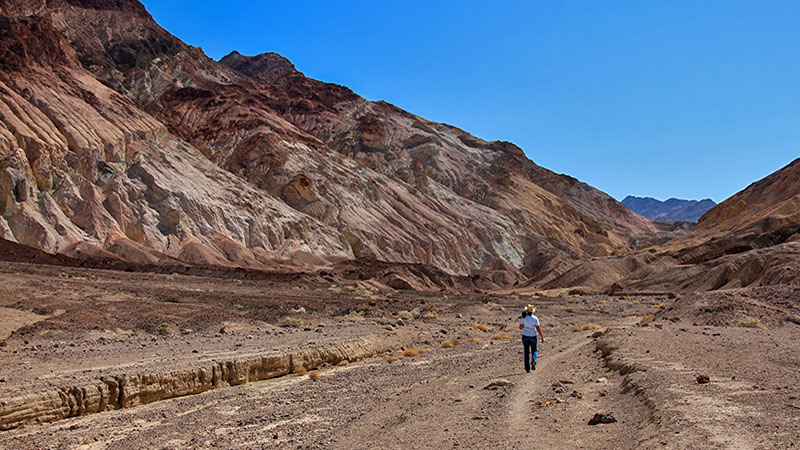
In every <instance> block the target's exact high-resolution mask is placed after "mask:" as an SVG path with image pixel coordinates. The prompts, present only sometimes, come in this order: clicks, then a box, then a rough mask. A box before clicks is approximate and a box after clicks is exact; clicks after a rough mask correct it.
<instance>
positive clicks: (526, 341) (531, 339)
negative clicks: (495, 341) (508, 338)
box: [519, 305, 544, 372]
mask: <svg viewBox="0 0 800 450" xmlns="http://www.w3.org/2000/svg"><path fill="white" fill-rule="evenodd" d="M535 311H536V308H534V307H533V305H528V306H526V307H525V311H523V312H522V318H521V319H520V320H519V329H520V330H522V346H523V347H524V348H525V371H526V372H530V371H531V368H533V370H536V355H537V353H538V352H537V351H536V335H537V334H538V335H539V337H540V338H541V339H542V344H544V335H543V334H542V329H541V328H539V318H538V317H536V316H534V315H533V313H534V312H535Z"/></svg>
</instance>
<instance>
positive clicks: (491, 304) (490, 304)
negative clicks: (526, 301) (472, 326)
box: [486, 302, 506, 311]
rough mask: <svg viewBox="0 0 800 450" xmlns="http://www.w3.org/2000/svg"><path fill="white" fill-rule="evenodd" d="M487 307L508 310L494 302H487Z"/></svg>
mask: <svg viewBox="0 0 800 450" xmlns="http://www.w3.org/2000/svg"><path fill="white" fill-rule="evenodd" d="M486 307H487V308H489V309H491V310H496V311H505V310H506V307H505V306H503V305H498V304H497V303H493V302H487V303H486Z"/></svg>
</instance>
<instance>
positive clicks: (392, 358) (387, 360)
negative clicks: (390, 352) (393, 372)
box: [386, 356, 397, 364]
mask: <svg viewBox="0 0 800 450" xmlns="http://www.w3.org/2000/svg"><path fill="white" fill-rule="evenodd" d="M395 361H397V358H394V357H391V356H387V357H386V362H388V363H389V364H391V363H393V362H395Z"/></svg>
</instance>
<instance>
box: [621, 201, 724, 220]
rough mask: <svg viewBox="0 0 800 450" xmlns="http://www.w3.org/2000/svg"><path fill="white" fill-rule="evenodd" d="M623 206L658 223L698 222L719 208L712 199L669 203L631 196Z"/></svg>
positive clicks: (623, 202)
mask: <svg viewBox="0 0 800 450" xmlns="http://www.w3.org/2000/svg"><path fill="white" fill-rule="evenodd" d="M622 204H623V205H625V206H627V207H628V208H629V209H630V210H631V211H633V212H635V213H636V214H639V215H640V216H644V217H647V218H648V219H651V220H655V221H657V222H669V223H672V222H697V221H698V220H699V219H700V217H702V216H703V214H705V213H706V212H708V210H709V209H711V208H713V207H715V206H717V204H716V203H715V202H714V200H711V199H710V198H707V199H704V200H681V199H677V198H671V199H669V200H667V201H663V202H662V201H660V200H656V199H654V198H651V197H635V196H633V195H629V196H627V197H625V199H624V200H622Z"/></svg>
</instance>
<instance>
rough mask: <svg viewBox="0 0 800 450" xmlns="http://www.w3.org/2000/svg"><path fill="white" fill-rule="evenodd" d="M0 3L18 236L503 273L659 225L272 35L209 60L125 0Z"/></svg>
mask: <svg viewBox="0 0 800 450" xmlns="http://www.w3.org/2000/svg"><path fill="white" fill-rule="evenodd" d="M0 12H2V13H3V20H2V23H0V52H1V53H0V54H2V55H4V57H3V58H2V59H0V61H2V63H0V64H2V69H3V70H2V73H0V119H2V123H0V160H2V163H1V164H0V210H1V211H2V218H3V220H2V222H0V233H3V234H4V235H5V236H8V237H9V238H11V239H13V240H16V241H18V242H23V243H26V244H28V245H32V246H35V247H38V248H42V249H45V250H47V251H65V250H67V249H69V250H70V251H73V250H75V249H77V248H79V247H76V245H77V244H78V243H80V242H86V243H90V244H93V245H95V246H97V247H100V248H103V249H105V250H107V251H110V252H112V253H114V254H116V255H117V256H118V257H120V258H123V259H127V260H132V261H137V262H147V263H153V262H158V261H163V260H164V258H165V257H172V258H179V259H182V260H184V261H187V262H191V263H193V264H214V265H236V266H249V267H262V266H271V265H273V263H274V261H275V260H277V259H280V260H282V261H305V263H303V264H317V263H324V262H325V261H328V260H330V257H337V258H338V257H345V258H352V257H354V256H359V257H372V258H377V259H381V260H387V261H397V262H411V263H425V264H431V265H434V266H436V267H438V268H441V269H443V270H445V271H447V272H450V273H453V274H462V275H468V274H474V275H476V276H478V277H487V278H488V279H492V280H495V281H496V282H497V283H498V284H500V285H506V284H514V283H519V282H521V280H524V278H525V277H526V276H527V277H532V278H534V279H539V280H544V281H546V280H547V279H552V278H553V277H555V276H557V275H558V274H559V273H561V272H562V271H563V270H565V269H566V264H565V263H564V261H565V260H566V259H573V258H588V257H590V256H602V255H609V254H619V253H624V252H627V251H628V250H630V249H632V248H634V247H635V243H636V241H637V240H638V239H640V238H641V239H643V240H647V239H649V238H650V237H652V236H653V235H654V234H655V233H656V230H655V229H654V228H653V226H652V224H651V223H650V222H649V221H647V220H645V219H643V218H641V217H639V216H636V215H635V214H632V213H630V211H628V210H627V209H626V208H624V207H623V206H622V205H621V204H619V203H617V202H616V201H614V200H613V199H611V198H610V197H609V196H607V195H605V194H603V193H602V192H600V191H597V190H596V189H594V188H591V187H590V186H588V185H586V184H584V183H580V182H579V181H577V180H574V179H572V178H569V177H566V176H562V175H557V174H555V173H553V172H550V171H549V170H546V169H544V168H541V167H539V166H537V165H536V164H534V163H533V162H531V161H530V160H528V159H527V158H526V157H525V156H524V154H523V152H522V151H521V150H520V149H519V148H517V147H516V146H514V145H513V144H510V143H504V142H486V141H483V140H481V139H478V138H475V137H473V136H471V135H469V134H467V133H466V132H464V131H462V130H459V129H456V128H453V127H450V126H447V125H443V124H438V123H433V122H429V121H427V120H424V119H422V118H419V117H417V116H414V115H413V114H410V113H408V112H405V111H402V110H400V109H398V108H396V107H394V106H392V105H389V104H386V103H382V102H377V103H374V102H369V101H367V100H365V99H363V98H361V97H359V96H357V95H356V94H354V93H353V92H352V91H350V90H349V89H347V88H344V87H342V86H336V85H330V84H325V83H321V82H319V81H315V80H311V79H308V78H306V77H305V76H304V75H303V74H302V73H299V72H297V71H296V70H295V69H294V67H293V66H292V65H291V63H290V62H288V61H287V60H285V59H284V58H282V57H280V56H279V55H275V54H266V55H261V56H259V57H255V58H249V57H244V56H242V55H239V54H233V55H230V56H229V57H226V58H225V59H224V60H223V63H224V64H220V63H217V62H214V61H212V60H210V59H209V58H207V57H206V56H205V55H203V54H202V52H201V51H200V50H199V49H197V48H193V47H190V46H187V45H185V44H184V43H182V42H180V41H179V40H178V39H176V38H175V37H173V36H171V35H170V34H169V33H167V32H166V31H164V30H163V29H161V28H160V27H159V26H158V25H157V24H156V23H155V22H153V20H152V18H151V17H150V16H149V15H148V14H147V12H146V11H145V10H144V8H143V7H142V6H141V4H139V3H138V2H136V1H133V0H126V1H122V2H109V1H100V0H94V1H88V0H86V1H77V0H71V1H67V0H62V1H53V2H47V3H46V5H45V3H44V2H35V1H30V2H19V1H17V2H11V1H7V2H3V3H0ZM229 66H230V67H229ZM293 255H308V256H302V257H294V256H293ZM501 273H502V274H501Z"/></svg>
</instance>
